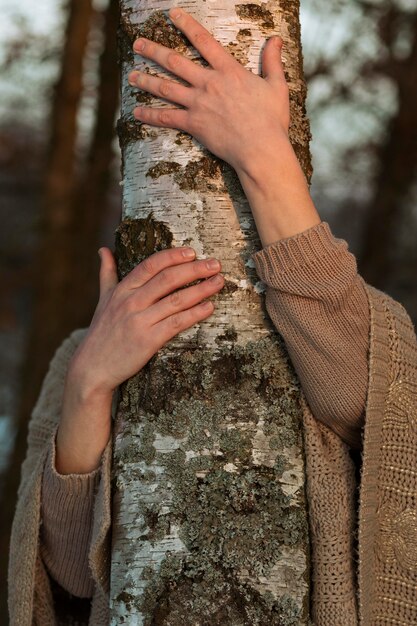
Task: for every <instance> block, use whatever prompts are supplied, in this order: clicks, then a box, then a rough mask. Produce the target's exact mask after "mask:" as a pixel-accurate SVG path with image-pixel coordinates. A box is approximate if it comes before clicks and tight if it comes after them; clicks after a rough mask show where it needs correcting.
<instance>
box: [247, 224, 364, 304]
mask: <svg viewBox="0 0 417 626" xmlns="http://www.w3.org/2000/svg"><path fill="white" fill-rule="evenodd" d="M347 255H348V257H349V260H350V263H340V260H341V258H342V259H344V258H347ZM251 256H252V259H253V261H254V263H255V266H256V271H257V273H258V276H259V278H260V279H261V280H262V281H263V282H264V283H265V284H267V285H269V286H271V287H275V288H277V289H286V288H287V287H290V288H291V290H292V289H293V288H295V283H294V274H295V273H297V274H299V275H300V277H304V278H305V279H306V280H305V281H304V280H303V281H302V285H301V286H302V289H303V293H304V294H305V295H306V296H309V295H311V296H312V297H315V294H314V295H313V294H309V293H308V283H309V282H310V286H311V285H312V284H313V279H314V280H315V282H317V279H323V281H324V282H328V281H329V280H332V279H335V280H336V282H337V283H340V284H343V283H344V282H346V280H347V279H348V278H350V277H351V276H352V271H354V272H356V260H355V258H354V256H353V255H352V254H351V253H350V252H348V244H347V242H346V241H345V240H344V239H339V238H337V237H335V236H334V235H333V233H332V232H331V230H330V226H329V224H328V223H327V222H320V224H316V225H315V226H312V227H311V228H308V229H307V230H305V231H303V232H301V233H297V234H296V235H293V236H292V237H287V238H285V239H280V240H279V241H277V242H275V243H271V244H268V245H267V246H265V247H264V248H262V249H261V250H259V251H258V252H255V253H254V254H252V255H251ZM335 264H336V265H337V271H335ZM312 268H314V270H313V271H314V276H313V275H311V271H312ZM303 270H304V271H303ZM333 286H334V285H333ZM305 287H307V292H306V291H305Z"/></svg>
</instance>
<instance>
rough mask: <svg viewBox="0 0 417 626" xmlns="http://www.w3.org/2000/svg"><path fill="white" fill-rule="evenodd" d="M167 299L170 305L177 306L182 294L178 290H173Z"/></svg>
mask: <svg viewBox="0 0 417 626" xmlns="http://www.w3.org/2000/svg"><path fill="white" fill-rule="evenodd" d="M169 301H170V304H171V306H173V307H174V308H177V307H179V306H180V304H181V302H182V296H181V294H180V292H179V291H173V292H172V293H171V294H170V296H169Z"/></svg>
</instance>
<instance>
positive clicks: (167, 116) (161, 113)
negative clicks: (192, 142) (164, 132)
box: [133, 107, 191, 132]
mask: <svg viewBox="0 0 417 626" xmlns="http://www.w3.org/2000/svg"><path fill="white" fill-rule="evenodd" d="M133 117H134V118H135V119H137V120H140V121H141V122H142V123H143V124H150V125H151V126H163V127H165V128H178V130H182V131H185V132H189V129H190V128H191V127H190V114H189V111H188V110H187V109H160V108H154V107H135V108H134V109H133Z"/></svg>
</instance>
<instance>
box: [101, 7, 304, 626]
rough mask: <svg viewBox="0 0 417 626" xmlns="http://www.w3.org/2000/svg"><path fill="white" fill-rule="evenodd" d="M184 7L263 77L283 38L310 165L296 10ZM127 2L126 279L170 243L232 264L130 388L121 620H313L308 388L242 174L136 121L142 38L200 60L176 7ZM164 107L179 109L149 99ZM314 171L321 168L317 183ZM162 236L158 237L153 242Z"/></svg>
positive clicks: (116, 574) (123, 445)
mask: <svg viewBox="0 0 417 626" xmlns="http://www.w3.org/2000/svg"><path fill="white" fill-rule="evenodd" d="M288 4H289V3H287V2H285V3H284V2H281V3H280V2H267V3H259V4H248V3H242V4H239V5H237V4H235V3H234V2H231V1H230V0H224V1H223V2H221V3H219V2H216V1H210V0H208V1H207V2H202V1H196V0H189V1H188V2H186V3H185V4H181V6H183V7H184V8H185V9H186V10H187V11H189V12H190V13H192V14H193V15H194V16H195V17H196V18H197V19H198V20H199V21H200V22H201V23H203V24H204V25H205V26H206V27H207V28H208V29H209V30H210V32H212V33H213V35H214V36H215V37H216V39H217V40H218V41H220V42H221V43H222V44H223V45H224V46H225V47H226V48H227V49H228V50H229V51H230V52H231V53H232V54H234V55H235V57H236V58H237V59H238V60H239V61H240V62H241V63H242V64H244V65H245V66H246V67H247V68H248V69H250V70H251V71H253V72H256V73H259V72H260V66H259V60H260V53H261V48H262V45H263V44H264V42H265V39H266V38H268V37H270V36H272V35H273V34H280V35H281V36H282V37H283V38H284V41H285V48H286V50H287V58H286V59H285V60H286V71H287V78H288V81H289V83H290V90H291V94H292V120H293V121H292V127H291V130H290V132H291V133H292V137H291V138H292V141H293V144H294V146H295V147H296V149H297V150H298V152H299V157H300V160H301V161H302V162H303V161H304V163H305V164H306V168H307V169H308V167H309V155H308V138H309V132H308V124H307V122H306V120H305V118H304V115H303V106H304V97H305V85H304V82H303V80H302V75H301V55H300V50H299V46H300V41H299V29H298V13H297V11H298V6H297V4H296V3H294V4H291V7H288ZM171 6H172V3H169V2H160V3H158V4H155V2H151V1H150V0H142V2H140V6H138V4H137V3H136V2H133V0H122V2H121V16H122V30H121V32H122V36H121V51H122V57H123V58H122V114H121V119H120V121H119V136H120V141H121V146H122V155H123V171H122V175H123V180H122V184H123V220H124V223H123V224H122V228H121V234H120V236H119V239H120V241H119V244H120V246H119V247H120V250H119V254H120V257H123V256H124V260H123V259H122V258H121V259H120V266H119V267H121V268H124V269H122V271H127V270H128V269H129V267H131V266H132V264H135V263H137V262H138V261H140V260H141V259H142V258H143V257H144V256H145V255H146V254H149V253H150V252H151V251H153V242H152V239H153V237H154V238H155V243H156V247H157V248H158V245H159V247H166V245H173V246H181V245H192V246H193V247H194V248H195V250H196V251H197V255H198V257H199V258H203V257H208V256H215V257H217V258H219V259H221V262H222V272H223V274H224V276H225V279H226V287H225V288H224V289H223V291H222V292H221V293H220V294H219V295H218V296H216V298H215V300H216V310H215V313H214V314H213V315H212V316H211V317H210V318H209V319H208V320H206V321H204V322H202V323H201V324H199V325H198V326H194V327H193V328H191V329H189V330H188V331H186V332H183V333H181V335H180V336H178V337H176V338H175V339H173V340H172V341H171V342H169V344H168V345H167V346H165V347H164V348H163V349H162V350H160V351H159V353H158V355H157V356H156V357H154V358H153V359H152V360H151V362H150V363H149V364H148V365H147V366H146V367H145V368H144V369H143V370H142V371H141V372H140V373H139V374H138V375H137V376H136V377H134V378H133V379H131V380H130V381H128V382H127V383H126V384H125V385H123V386H122V389H121V392H122V393H121V401H120V404H119V409H118V415H117V418H116V425H115V441H114V475H115V480H114V498H113V541H112V575H111V623H112V624H123V623H128V624H129V625H132V626H134V625H136V624H137V625H142V624H149V625H150V624H167V625H168V624H170V625H174V624H175V625H176V624H180V623H181V624H190V625H191V624H193V625H197V624H201V625H203V624H210V625H212V624H228V625H231V626H234V625H238V624H239V625H240V624H242V625H243V624H248V625H249V624H250V625H251V626H252V625H255V624H267V623H268V624H283V625H287V624H305V623H307V621H308V598H309V596H308V592H309V589H308V587H309V582H308V571H309V563H308V534H307V513H306V503H305V494H304V481H305V476H304V462H303V454H302V433H301V430H300V420H299V417H300V406H299V392H300V387H299V383H298V380H297V378H296V376H295V374H294V371H293V369H292V367H291V365H290V363H289V362H288V358H287V355H286V351H285V347H284V345H283V343H282V340H281V339H280V337H279V336H278V335H277V333H276V332H275V331H274V329H273V327H272V324H271V322H270V321H269V318H268V317H267V314H266V312H265V308H264V305H263V291H264V286H263V284H262V283H261V282H260V281H259V279H258V278H257V275H256V273H255V270H254V264H253V261H252V260H251V258H250V255H251V254H252V253H253V252H254V251H255V250H257V249H259V247H260V243H259V239H258V236H257V233H256V229H255V225H254V221H253V219H252V215H251V211H250V207H249V205H248V202H247V200H246V197H245V195H244V193H243V190H242V188H241V186H240V182H239V180H238V178H237V176H236V174H235V172H234V171H233V169H232V168H231V167H230V166H229V165H228V164H226V163H224V162H223V161H221V160H219V159H217V158H215V157H214V156H213V155H212V154H211V153H209V152H208V151H207V150H206V149H205V148H204V147H203V146H201V144H199V143H198V142H197V141H196V140H195V139H194V138H192V137H191V136H190V135H188V134H186V133H183V132H181V131H178V130H176V129H169V128H156V127H152V126H149V125H140V124H139V123H135V122H134V121H133V118H132V110H133V108H134V106H135V103H136V102H137V92H136V91H135V90H133V89H132V88H131V87H130V86H129V84H128V82H127V75H128V73H129V71H130V70H131V69H133V67H137V68H138V69H142V71H143V69H144V66H146V67H148V68H149V71H150V72H151V73H154V74H158V75H160V76H163V77H169V78H170V79H175V80H178V81H180V79H178V78H177V77H176V76H173V75H171V74H170V73H169V72H167V71H165V70H164V69H163V68H161V67H160V66H158V65H156V64H154V63H152V62H151V61H149V60H148V59H147V60H146V61H142V62H141V60H140V58H139V57H135V58H133V56H132V55H131V53H130V51H131V46H132V43H133V40H134V39H135V38H136V37H137V36H139V35H140V34H143V35H144V36H146V37H148V38H150V39H154V40H156V41H160V42H161V43H163V44H164V45H167V46H171V47H175V48H176V49H177V50H179V51H180V52H181V53H182V54H185V55H186V56H188V57H189V58H192V59H197V58H200V57H199V55H198V53H197V52H196V50H195V49H193V48H191V46H188V47H187V46H185V45H184V39H183V38H182V37H180V36H179V32H178V31H176V29H175V28H174V26H173V25H172V23H171V22H170V20H169V18H168V17H167V12H168V10H169V9H170V8H171ZM141 99H142V101H146V102H149V104H150V105H151V106H152V105H153V106H158V107H160V106H166V107H172V106H174V105H173V104H172V103H169V102H167V101H163V100H161V99H158V98H154V97H152V96H150V95H149V94H144V93H143V92H141ZM308 173H309V172H307V175H308ZM155 233H156V235H155Z"/></svg>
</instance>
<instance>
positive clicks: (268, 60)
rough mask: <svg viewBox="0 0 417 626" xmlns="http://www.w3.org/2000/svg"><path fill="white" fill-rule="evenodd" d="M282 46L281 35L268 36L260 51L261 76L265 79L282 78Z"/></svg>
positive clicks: (283, 75)
mask: <svg viewBox="0 0 417 626" xmlns="http://www.w3.org/2000/svg"><path fill="white" fill-rule="evenodd" d="M282 46H283V41H282V39H281V37H275V36H274V37H270V38H269V39H268V41H267V42H266V45H265V47H264V49H263V53H262V76H263V78H265V79H266V80H270V81H274V80H277V79H278V80H284V81H285V74H284V66H283V64H282V57H281V52H282Z"/></svg>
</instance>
